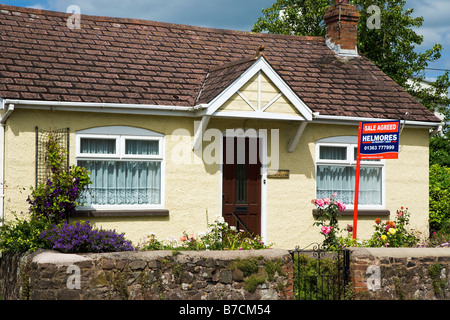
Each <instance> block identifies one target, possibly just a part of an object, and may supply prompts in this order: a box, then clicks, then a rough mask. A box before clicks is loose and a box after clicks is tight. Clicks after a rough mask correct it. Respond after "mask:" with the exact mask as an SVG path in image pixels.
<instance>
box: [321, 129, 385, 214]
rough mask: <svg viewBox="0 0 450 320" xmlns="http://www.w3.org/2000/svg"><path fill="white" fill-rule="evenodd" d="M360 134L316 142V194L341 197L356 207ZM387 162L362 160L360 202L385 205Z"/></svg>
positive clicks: (368, 205) (347, 203)
mask: <svg viewBox="0 0 450 320" xmlns="http://www.w3.org/2000/svg"><path fill="white" fill-rule="evenodd" d="M357 148H358V142H357V137H353V136H342V137H333V138H327V139H322V140H319V141H317V142H316V197H317V198H325V197H328V198H329V197H331V195H332V194H333V193H337V194H338V199H339V200H340V201H341V202H344V203H345V204H346V205H347V207H350V208H351V207H352V206H353V202H354V198H355V175H356V156H357V150H358V149H357ZM383 185H384V161H382V160H363V161H361V171H360V185H359V189H360V191H359V205H360V206H361V208H364V207H366V208H383V207H384V194H383V193H384V192H383V188H384V186H383Z"/></svg>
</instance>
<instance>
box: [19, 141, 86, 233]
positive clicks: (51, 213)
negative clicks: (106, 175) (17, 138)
mask: <svg viewBox="0 0 450 320" xmlns="http://www.w3.org/2000/svg"><path fill="white" fill-rule="evenodd" d="M47 154H48V164H47V165H48V167H49V168H50V170H51V176H50V178H49V179H48V180H47V182H46V183H41V184H39V186H38V187H37V188H36V190H33V191H32V193H31V196H29V197H28V199H27V201H28V203H29V204H30V209H29V211H30V213H31V216H32V218H35V219H43V218H45V219H47V220H48V221H50V222H51V223H56V224H57V223H60V222H62V221H64V220H67V219H68V218H69V217H71V216H73V214H74V213H75V210H76V207H77V206H78V205H79V203H78V199H79V196H80V194H81V193H82V192H83V190H84V189H85V188H86V187H87V186H88V185H89V183H90V178H89V172H87V171H86V169H85V168H82V167H78V166H72V167H70V168H69V170H65V169H64V165H63V164H64V162H65V157H66V151H65V150H63V149H62V148H61V147H60V146H59V144H58V142H57V140H56V138H55V137H54V136H52V135H50V136H49V140H48V142H47Z"/></svg>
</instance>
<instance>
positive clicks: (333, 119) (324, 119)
mask: <svg viewBox="0 0 450 320" xmlns="http://www.w3.org/2000/svg"><path fill="white" fill-rule="evenodd" d="M313 118H314V123H333V124H347V125H354V124H357V123H359V122H370V121H380V122H381V121H389V119H380V118H365V117H345V116H329V115H321V114H319V113H318V112H315V113H313ZM391 120H396V119H391ZM402 123H404V124H405V125H407V126H408V127H410V128H413V127H417V128H423V127H425V128H436V127H439V126H441V125H442V124H443V123H442V122H426V121H413V120H402Z"/></svg>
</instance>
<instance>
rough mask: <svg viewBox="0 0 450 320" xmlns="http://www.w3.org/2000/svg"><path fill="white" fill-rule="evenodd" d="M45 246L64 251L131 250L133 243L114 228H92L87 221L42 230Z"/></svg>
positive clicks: (65, 223)
mask: <svg viewBox="0 0 450 320" xmlns="http://www.w3.org/2000/svg"><path fill="white" fill-rule="evenodd" d="M40 237H41V238H42V239H43V240H44V242H45V243H46V246H47V247H49V248H51V249H54V250H58V251H61V252H66V253H80V252H116V251H132V250H134V248H133V245H132V244H131V243H130V242H129V241H127V240H126V239H125V237H124V234H118V233H116V232H115V230H102V229H100V230H99V229H94V228H93V227H92V225H90V224H89V223H87V222H77V223H75V224H69V223H67V222H64V223H63V224H60V225H53V226H52V228H51V229H48V230H44V231H43V232H42V233H41V235H40Z"/></svg>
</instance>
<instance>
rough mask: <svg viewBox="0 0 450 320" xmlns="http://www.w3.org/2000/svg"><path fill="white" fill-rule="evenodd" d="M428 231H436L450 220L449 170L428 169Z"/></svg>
mask: <svg viewBox="0 0 450 320" xmlns="http://www.w3.org/2000/svg"><path fill="white" fill-rule="evenodd" d="M429 197H430V203H429V207H430V231H431V233H433V232H434V231H438V230H439V229H441V227H442V225H443V224H444V223H445V222H447V221H449V220H450V168H448V167H444V166H441V165H438V164H434V165H432V166H431V167H430V193H429Z"/></svg>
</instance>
